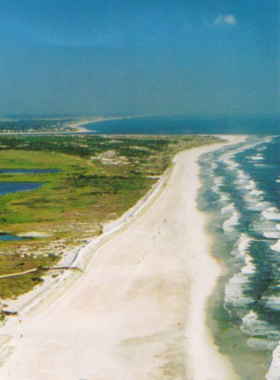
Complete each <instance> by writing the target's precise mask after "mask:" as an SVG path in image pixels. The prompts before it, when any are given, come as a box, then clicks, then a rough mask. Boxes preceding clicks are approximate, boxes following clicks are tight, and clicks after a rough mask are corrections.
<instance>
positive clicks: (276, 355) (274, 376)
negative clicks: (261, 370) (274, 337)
mask: <svg viewBox="0 0 280 380" xmlns="http://www.w3.org/2000/svg"><path fill="white" fill-rule="evenodd" d="M265 378H266V380H279V379H280V342H279V345H278V346H277V347H276V348H275V350H274V351H273V355H272V362H271V365H270V368H269V371H268V373H267V375H266V377H265Z"/></svg>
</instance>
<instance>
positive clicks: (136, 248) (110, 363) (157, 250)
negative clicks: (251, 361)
mask: <svg viewBox="0 0 280 380" xmlns="http://www.w3.org/2000/svg"><path fill="white" fill-rule="evenodd" d="M227 138H228V139H229V140H230V143H238V142H240V141H242V140H243V139H244V137H238V136H235V137H228V136H227ZM219 146H221V145H216V146H208V147H202V148H196V149H192V150H190V151H186V152H183V153H180V154H179V155H178V156H177V157H176V159H175V161H176V164H175V167H174V170H173V173H172V176H171V179H170V181H169V182H168V185H167V188H166V189H165V191H164V192H163V193H162V194H161V195H160V197H158V198H157V199H156V200H155V202H154V203H153V204H152V206H151V207H150V208H149V209H148V210H147V211H146V212H145V213H140V214H139V215H138V217H137V218H136V220H135V221H134V222H133V223H132V224H131V225H130V226H128V227H127V229H126V230H125V231H124V232H122V233H121V234H119V235H117V236H115V237H113V238H111V239H110V240H109V241H108V242H106V243H105V244H104V245H102V246H101V247H100V248H99V250H98V252H97V253H98V254H97V255H95V258H94V260H92V261H91V263H90V264H89V266H88V268H87V271H86V274H85V275H84V276H82V277H81V278H80V279H79V281H78V282H77V283H76V284H75V286H73V287H72V288H71V289H70V290H69V291H68V292H67V293H65V294H64V296H63V297H62V298H60V300H59V302H56V303H54V304H53V305H52V306H50V307H49V308H48V309H46V310H44V311H43V312H41V313H36V314H35V315H32V316H30V315H26V314H25V313H24V312H23V314H22V315H19V317H18V318H14V319H10V321H8V323H7V324H6V325H5V327H3V328H2V329H1V331H0V333H1V334H5V335H10V336H12V340H11V342H10V344H11V346H13V347H14V353H13V354H12V355H11V356H10V357H9V358H8V359H7V360H6V362H5V364H4V365H3V366H2V367H1V368H0V377H1V378H3V379H11V380H12V379H19V378H21V379H22V380H25V379H26V380H27V379H32V377H33V378H40V380H50V379H54V380H55V379H61V380H62V379H63V380H66V379H69V378H78V379H79V378H87V379H96V380H107V379H108V380H132V379H133V380H138V379H139V380H140V379H141V380H145V379H147V380H148V379H153V380H156V379H158V380H165V379H168V380H171V379H172V380H173V379H180V380H184V379H192V380H208V379H211V378H215V380H216V379H217V380H224V379H225V378H226V379H227V380H237V379H238V377H237V376H236V375H235V374H234V371H233V369H232V368H231V365H230V363H229V362H228V361H227V359H226V357H224V356H222V355H221V354H219V352H218V348H217V347H216V346H215V345H214V343H213V340H212V337H211V333H210V331H209V330H208V328H207V326H206V324H205V302H206V299H207V297H208V296H209V295H210V294H211V291H212V289H213V287H214V286H215V282H216V279H217V277H218V276H219V272H220V269H219V266H218V264H217V262H216V261H215V260H214V259H213V258H212V257H211V256H210V254H209V252H210V243H211V242H210V239H209V237H208V236H207V234H205V231H204V229H205V215H204V214H203V213H202V212H200V211H198V210H197V207H196V197H197V192H198V189H199V187H200V181H199V177H198V174H199V166H198V164H197V159H198V157H199V156H200V155H201V154H202V153H205V152H207V151H210V150H213V149H217V148H218V147H219ZM20 321H21V322H20ZM202 363H203V365H202Z"/></svg>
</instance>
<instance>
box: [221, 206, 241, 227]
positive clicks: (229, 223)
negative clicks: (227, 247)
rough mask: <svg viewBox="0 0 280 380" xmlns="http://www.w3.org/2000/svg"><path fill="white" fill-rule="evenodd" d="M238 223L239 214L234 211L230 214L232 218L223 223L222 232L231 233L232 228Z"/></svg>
mask: <svg viewBox="0 0 280 380" xmlns="http://www.w3.org/2000/svg"><path fill="white" fill-rule="evenodd" d="M238 222H239V213H238V212H237V211H236V210H234V211H233V212H232V216H231V217H230V218H229V219H227V220H226V221H225V222H224V223H223V230H224V231H225V232H226V233H231V232H232V231H233V230H234V227H235V226H237V224H238Z"/></svg>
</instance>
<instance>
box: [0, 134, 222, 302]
mask: <svg viewBox="0 0 280 380" xmlns="http://www.w3.org/2000/svg"><path fill="white" fill-rule="evenodd" d="M216 141H217V139H216V138H215V137H207V136H201V137H199V136H181V137H171V136H170V137H145V136H143V137H123V136H122V137H116V136H111V137H102V136H88V135H80V136H54V135H53V136H18V137H1V138H0V170H1V168H2V169H12V168H13V169H57V172H55V173H41V174H38V173H37V174H3V173H2V174H0V182H12V181H15V182H19V181H23V182H24V181H28V182H41V183H44V185H43V186H42V187H41V188H40V189H38V190H34V191H28V192H20V193H13V194H6V195H3V196H1V197H0V231H1V232H2V233H12V234H14V235H17V234H27V235H28V234H29V233H30V232H34V231H35V232H37V233H41V234H42V233H43V236H42V237H33V238H27V239H26V240H24V241H0V268H1V269H0V272H1V273H0V274H8V273H14V272H17V271H19V272H20V271H23V270H26V269H29V268H31V267H38V266H40V265H45V266H48V265H52V264H54V263H56V262H57V261H58V260H59V258H60V256H61V255H62V254H63V253H64V251H65V249H67V247H69V246H71V247H74V246H79V245H81V244H84V243H85V241H86V240H87V239H89V238H90V237H93V236H94V235H97V234H100V233H101V232H102V224H103V223H105V222H107V221H109V220H112V219H116V218H117V217H118V216H120V215H121V214H122V213H124V212H125V211H126V210H128V209H129V208H130V207H131V206H133V205H134V204H135V203H136V201H137V200H138V199H140V198H141V197H142V196H143V195H144V194H145V193H146V192H147V191H148V190H149V189H150V188H151V186H152V185H153V184H154V183H155V182H156V181H157V180H158V176H160V175H161V174H162V173H163V172H164V171H165V170H166V169H167V168H168V166H170V164H171V161H172V157H173V156H174V154H176V153H177V152H179V151H180V150H183V149H189V148H191V147H194V146H199V145H204V144H210V143H213V142H216ZM40 281H41V280H40V277H38V276H35V275H34V276H31V275H29V276H25V277H20V278H17V279H16V280H15V279H5V280H1V279H0V298H2V299H5V298H7V297H11V296H12V295H16V296H17V295H19V294H21V293H24V292H26V291H27V290H29V289H31V288H32V287H33V286H34V285H36V284H37V283H38V282H40Z"/></svg>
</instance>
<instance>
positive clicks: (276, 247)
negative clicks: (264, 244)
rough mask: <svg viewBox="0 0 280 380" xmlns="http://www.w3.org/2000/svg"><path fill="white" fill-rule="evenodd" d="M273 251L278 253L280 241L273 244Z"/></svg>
mask: <svg viewBox="0 0 280 380" xmlns="http://www.w3.org/2000/svg"><path fill="white" fill-rule="evenodd" d="M270 248H271V249H273V251H276V252H280V240H277V243H275V244H273V245H272V246H271V247H270Z"/></svg>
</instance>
